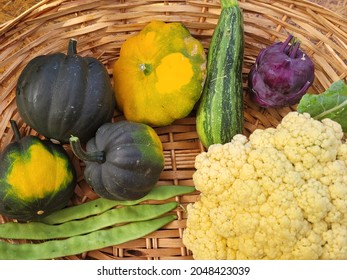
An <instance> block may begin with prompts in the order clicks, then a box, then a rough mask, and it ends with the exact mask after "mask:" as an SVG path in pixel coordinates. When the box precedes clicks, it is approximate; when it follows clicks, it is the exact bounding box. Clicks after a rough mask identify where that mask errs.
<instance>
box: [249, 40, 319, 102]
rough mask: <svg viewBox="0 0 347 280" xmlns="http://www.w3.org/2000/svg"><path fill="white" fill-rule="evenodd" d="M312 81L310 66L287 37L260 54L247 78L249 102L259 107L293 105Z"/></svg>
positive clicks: (312, 74)
mask: <svg viewBox="0 0 347 280" xmlns="http://www.w3.org/2000/svg"><path fill="white" fill-rule="evenodd" d="M313 79H314V65H313V62H312V60H311V59H310V57H308V56H307V54H306V53H304V52H303V51H302V50H301V49H300V42H299V41H298V40H297V38H295V37H293V36H292V35H290V36H289V37H288V38H287V39H286V41H285V42H278V43H275V44H272V45H270V46H269V47H267V48H264V49H262V50H261V51H260V53H259V55H258V57H257V59H256V61H255V64H254V65H253V66H252V67H251V70H250V72H249V76H248V87H249V92H250V96H251V98H252V100H253V101H254V102H256V103H257V104H259V105H260V106H261V107H284V106H291V105H294V104H297V103H298V102H299V101H300V99H301V97H302V96H303V95H304V94H305V93H306V91H307V89H308V88H309V87H310V86H311V84H312V82H313Z"/></svg>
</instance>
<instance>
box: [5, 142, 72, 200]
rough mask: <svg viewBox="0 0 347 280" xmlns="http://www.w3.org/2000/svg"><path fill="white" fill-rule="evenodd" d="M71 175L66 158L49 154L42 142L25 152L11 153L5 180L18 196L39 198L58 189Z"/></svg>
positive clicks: (24, 198)
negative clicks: (11, 156) (11, 159)
mask: <svg viewBox="0 0 347 280" xmlns="http://www.w3.org/2000/svg"><path fill="white" fill-rule="evenodd" d="M72 176H73V175H72V173H71V172H69V171H68V169H67V167H66V160H64V159H62V158H60V157H59V156H56V155H54V154H51V153H50V152H49V151H48V150H47V149H46V148H45V147H44V146H43V145H42V144H40V143H36V144H34V145H32V146H31V147H30V148H29V150H28V152H27V153H26V154H18V153H15V154H14V155H13V163H12V168H11V171H10V172H9V174H8V175H7V182H8V183H9V184H10V185H11V186H12V191H13V192H14V193H16V196H18V197H19V198H22V199H23V200H26V199H35V198H37V199H40V198H44V197H45V196H46V195H47V194H49V193H54V192H55V191H58V190H59V188H60V186H61V185H62V184H64V182H66V181H67V180H71V179H72Z"/></svg>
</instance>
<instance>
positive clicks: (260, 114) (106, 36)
mask: <svg viewBox="0 0 347 280" xmlns="http://www.w3.org/2000/svg"><path fill="white" fill-rule="evenodd" d="M239 4H240V7H241V8H242V10H243V14H244V27H245V56H244V67H243V74H244V93H245V100H244V106H245V116H244V117H245V123H244V125H245V130H244V133H245V134H246V135H249V134H250V133H251V132H252V131H254V130H255V129H257V128H266V127H272V126H276V125H277V124H278V123H279V122H280V121H281V119H282V117H283V116H284V115H286V114H287V113H288V112H289V111H291V110H295V107H287V108H281V109H262V108H259V107H258V106H257V105H255V104H254V103H252V102H251V101H250V100H249V98H248V94H247V82H246V81H247V74H248V71H249V69H250V66H251V65H252V64H253V63H254V61H255V58H256V56H257V54H258V53H259V51H260V49H261V48H262V47H264V46H267V45H269V44H271V43H273V42H276V41H279V40H281V41H283V40H285V38H286V37H287V36H288V34H289V33H292V34H293V35H295V36H296V37H298V38H299V39H300V40H301V42H302V49H303V50H304V51H305V52H307V54H308V55H310V56H311V57H312V59H313V61H314V63H315V67H316V73H315V81H314V84H313V86H312V87H311V88H310V92H313V93H320V92H322V91H324V90H325V89H326V88H327V87H329V85H330V84H331V83H332V82H334V81H336V80H338V79H345V78H346V77H347V65H346V64H347V19H346V18H344V17H342V16H340V15H338V14H335V13H333V12H331V11H329V10H327V9H324V8H322V7H321V6H318V5H315V4H313V3H310V2H306V1H294V0H281V1H272V0H261V1H255V0H240V1H239ZM219 13H220V3H219V1H213V0H210V1H208V0H192V1H183V0H174V1H159V0H149V1H148V0H147V1H142V0H136V1H126V0H120V1H111V0H109V1H91V0H74V1H67V0H55V1H54V0H43V1H41V2H40V3H38V4H37V5H35V6H34V7H32V8H31V9H29V10H27V11H26V12H25V13H23V14H21V15H20V16H18V17H17V18H15V19H14V20H11V21H8V22H6V23H4V24H3V25H0V137H1V138H0V151H1V150H2V149H3V148H4V147H5V146H6V145H7V144H8V143H10V142H11V141H12V140H13V134H12V132H11V130H10V126H9V120H10V119H14V120H16V121H17V123H18V125H19V127H20V130H21V132H22V133H23V134H27V135H29V134H30V135H37V133H36V132H35V131H34V130H33V129H31V128H30V127H28V126H27V125H26V124H25V123H24V122H23V120H22V119H21V118H20V116H19V114H18V111H17V108H16V102H15V86H16V82H17V79H18V76H19V74H20V72H21V70H22V69H23V67H24V66H25V65H26V64H27V63H28V62H29V61H30V60H31V59H32V58H34V57H35V56H38V55H41V54H49V53H53V52H64V53H65V52H66V47H67V42H68V40H69V39H70V38H75V39H77V40H78V49H77V51H78V53H79V54H80V55H82V56H87V55H88V56H93V57H96V58H98V59H99V60H100V61H101V62H103V63H104V64H105V66H106V67H107V69H108V70H109V73H110V76H111V75H112V66H113V63H114V61H115V60H116V59H117V57H118V55H119V50H120V47H121V45H122V43H123V42H124V41H125V40H126V39H127V38H128V37H129V36H131V35H132V34H134V33H136V32H138V31H140V30H141V29H142V28H143V27H144V26H145V25H146V23H148V22H149V21H151V20H163V21H167V22H173V21H180V22H183V23H184V24H185V25H186V27H187V28H188V29H189V30H190V32H191V34H192V35H193V36H194V37H196V38H198V39H199V40H200V41H201V42H202V44H203V46H204V47H205V48H206V51H207V50H208V46H209V42H210V39H211V35H212V33H213V30H214V27H215V25H216V22H217V20H218V16H219ZM122 118H123V116H122V115H121V114H120V113H119V112H115V115H114V121H117V120H119V119H122ZM155 129H156V131H157V133H158V135H159V136H160V139H161V141H162V143H163V148H164V154H165V168H164V171H163V172H162V174H161V177H160V181H159V184H161V185H163V184H176V185H193V180H192V174H193V173H194V159H195V156H196V155H197V154H198V153H200V152H201V151H203V150H204V149H203V147H202V145H201V143H200V142H199V140H198V136H197V133H196V130H195V111H193V112H192V113H191V115H190V116H188V117H186V118H184V119H181V120H178V121H176V122H174V123H173V124H172V125H169V126H165V127H156V128H155ZM66 149H67V151H68V152H69V154H70V156H71V157H72V158H73V162H74V166H75V168H76V171H77V174H78V177H79V180H78V184H77V186H76V190H75V195H74V197H73V199H72V200H71V204H80V203H83V202H85V201H88V200H91V199H95V198H96V197H97V195H96V194H95V193H94V192H93V190H92V188H91V187H90V186H89V185H88V184H87V183H86V182H85V181H84V179H83V168H84V166H83V163H82V162H80V161H79V160H77V158H75V157H73V155H72V153H71V151H70V150H69V147H68V146H66ZM197 198H198V192H196V193H192V194H190V195H185V196H181V197H177V198H175V199H176V200H177V201H179V202H180V203H181V204H182V206H183V207H179V208H178V209H176V210H175V211H174V212H175V213H176V214H177V216H178V219H177V220H176V221H174V222H172V223H170V224H168V225H167V226H165V227H164V228H162V229H161V230H158V231H156V232H154V233H152V234H150V235H148V236H146V237H144V238H140V239H137V240H134V241H130V242H127V243H124V244H122V245H119V246H113V247H107V248H104V249H100V250H96V251H91V252H86V253H84V254H81V255H77V256H69V257H65V258H66V259H192V255H191V252H189V251H188V250H187V249H186V248H185V247H184V245H183V243H182V239H181V238H182V233H183V230H184V228H185V223H186V218H187V217H186V213H185V212H184V207H185V206H186V205H187V204H188V203H191V202H194V201H196V199H197ZM149 203H151V202H149ZM6 221H8V220H7V219H6V217H3V216H0V223H1V222H6ZM9 242H13V241H9ZM21 242H28V241H21ZM29 242H30V241H29Z"/></svg>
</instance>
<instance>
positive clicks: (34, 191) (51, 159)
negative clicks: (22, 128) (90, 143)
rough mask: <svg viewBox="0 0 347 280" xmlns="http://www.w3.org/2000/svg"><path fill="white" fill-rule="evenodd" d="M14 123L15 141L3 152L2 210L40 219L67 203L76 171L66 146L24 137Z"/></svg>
mask: <svg viewBox="0 0 347 280" xmlns="http://www.w3.org/2000/svg"><path fill="white" fill-rule="evenodd" d="M11 126H12V130H13V132H14V135H15V141H13V142H12V143H10V144H9V145H8V146H7V147H6V148H5V149H4V150H3V151H2V153H1V155H0V163H1V165H0V213H1V214H3V215H5V216H7V217H8V218H12V219H18V220H20V221H30V220H37V219H39V218H41V217H44V216H47V215H48V214H50V213H52V212H54V211H57V210H59V209H61V208H63V207H65V206H66V205H67V204H68V202H69V200H70V199H71V197H72V195H73V193H74V189H75V185H76V174H75V170H74V168H73V167H72V162H71V160H70V158H69V156H68V155H67V153H66V152H65V150H64V149H63V147H61V146H60V145H57V144H53V143H52V142H50V141H45V140H41V139H39V138H38V137H35V136H25V137H21V135H20V132H19V129H18V127H17V124H16V122H15V121H13V120H12V121H11Z"/></svg>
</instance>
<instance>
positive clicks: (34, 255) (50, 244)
mask: <svg viewBox="0 0 347 280" xmlns="http://www.w3.org/2000/svg"><path fill="white" fill-rule="evenodd" d="M176 218H177V217H176V215H167V216H163V217H160V218H156V219H153V220H146V221H141V222H133V223H128V224H125V225H123V226H118V227H112V228H110V229H105V230H97V231H94V232H91V233H89V234H85V235H77V236H73V237H70V238H66V239H60V240H49V241H45V242H42V243H24V244H11V243H8V242H4V241H0V259H2V260H39V259H53V258H60V257H64V256H70V255H77V254H80V253H83V252H88V251H91V250H97V249H100V248H104V247H108V246H115V245H118V244H122V243H124V242H127V241H130V240H134V239H137V238H141V237H143V236H145V235H147V234H149V233H151V232H153V231H156V230H157V229H159V228H161V227H163V226H164V225H166V224H168V223H169V222H171V221H173V220H175V219H176Z"/></svg>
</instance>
